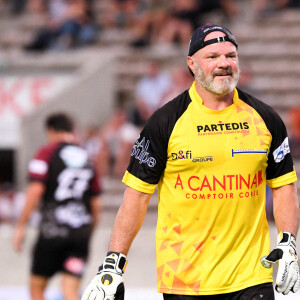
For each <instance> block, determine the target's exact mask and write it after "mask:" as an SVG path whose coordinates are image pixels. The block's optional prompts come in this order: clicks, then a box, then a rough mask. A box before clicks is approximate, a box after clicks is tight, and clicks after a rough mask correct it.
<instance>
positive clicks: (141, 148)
mask: <svg viewBox="0 0 300 300" xmlns="http://www.w3.org/2000/svg"><path fill="white" fill-rule="evenodd" d="M139 139H140V137H139V138H138V139H137V141H136V142H135V145H134V146H133V149H132V152H131V156H134V157H135V159H137V160H138V161H139V163H140V164H146V165H147V166H148V167H150V168H153V167H154V166H155V165H156V159H155V158H154V157H152V156H149V152H147V150H148V148H149V146H150V141H149V140H146V139H145V138H144V137H143V138H142V140H141V141H139Z"/></svg>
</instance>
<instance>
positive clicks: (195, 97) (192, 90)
mask: <svg viewBox="0 0 300 300" xmlns="http://www.w3.org/2000/svg"><path fill="white" fill-rule="evenodd" d="M189 95H190V97H191V99H192V101H194V102H196V103H199V104H200V105H201V108H202V109H204V110H205V111H207V112H210V113H220V112H224V111H227V110H228V109H230V108H231V107H234V106H236V105H237V102H238V100H239V94H238V91H237V89H234V91H233V104H232V105H230V106H228V107H226V108H224V109H222V110H213V109H210V108H207V107H206V106H204V105H203V100H202V98H201V97H200V95H199V94H198V93H197V91H196V86H195V81H194V82H193V84H192V86H191V87H190V89H189Z"/></svg>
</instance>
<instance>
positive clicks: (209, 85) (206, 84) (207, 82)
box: [194, 62, 240, 96]
mask: <svg viewBox="0 0 300 300" xmlns="http://www.w3.org/2000/svg"><path fill="white" fill-rule="evenodd" d="M194 66H195V80H196V82H197V83H198V84H199V85H200V86H202V87H203V88H204V89H206V90H207V91H209V92H211V93H213V94H216V95H218V96H223V95H227V94H229V93H231V92H232V91H233V90H234V89H235V87H236V85H237V83H238V80H239V76H240V69H238V71H237V72H236V73H234V74H233V75H232V78H223V79H222V83H221V84H220V83H217V82H215V81H214V77H213V75H211V77H205V76H204V75H203V72H202V70H201V68H200V67H199V65H198V64H197V63H196V62H194Z"/></svg>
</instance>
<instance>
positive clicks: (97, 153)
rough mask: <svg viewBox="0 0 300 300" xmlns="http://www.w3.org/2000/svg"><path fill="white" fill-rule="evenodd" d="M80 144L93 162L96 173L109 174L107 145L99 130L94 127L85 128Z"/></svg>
mask: <svg viewBox="0 0 300 300" xmlns="http://www.w3.org/2000/svg"><path fill="white" fill-rule="evenodd" d="M82 146H83V148H84V149H86V151H87V153H88V155H89V157H90V159H91V160H92V161H93V162H94V163H95V167H96V169H97V171H98V173H99V174H100V175H102V176H107V175H108V174H109V172H110V171H109V160H110V155H109V147H108V144H107V141H106V139H105V137H104V136H103V134H102V133H101V132H100V130H99V129H98V128H96V127H90V128H88V129H87V131H86V134H85V137H84V139H83V143H82Z"/></svg>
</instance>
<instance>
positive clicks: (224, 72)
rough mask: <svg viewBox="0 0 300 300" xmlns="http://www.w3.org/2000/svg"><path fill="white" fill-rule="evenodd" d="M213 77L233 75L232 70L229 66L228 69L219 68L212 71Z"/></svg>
mask: <svg viewBox="0 0 300 300" xmlns="http://www.w3.org/2000/svg"><path fill="white" fill-rule="evenodd" d="M212 75H213V76H214V77H215V76H225V75H227V76H232V75H233V71H232V69H231V68H228V69H223V70H219V71H216V72H213V74H212Z"/></svg>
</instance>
